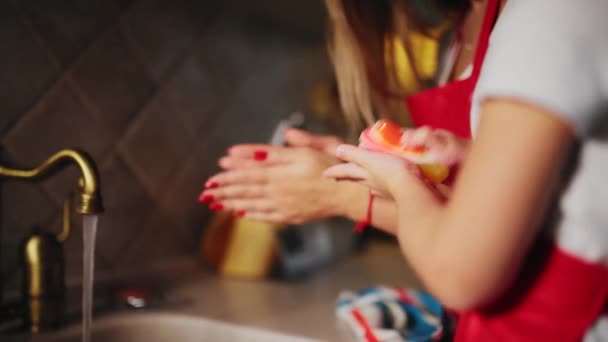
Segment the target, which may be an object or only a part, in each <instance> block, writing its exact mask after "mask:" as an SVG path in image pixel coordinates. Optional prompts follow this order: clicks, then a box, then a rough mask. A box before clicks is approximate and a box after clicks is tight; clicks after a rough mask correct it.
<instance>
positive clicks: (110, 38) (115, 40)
mask: <svg viewBox="0 0 608 342" xmlns="http://www.w3.org/2000/svg"><path fill="white" fill-rule="evenodd" d="M74 79H75V80H76V82H77V83H78V84H79V85H80V87H82V90H83V92H84V93H85V94H86V95H87V96H88V97H89V98H90V100H91V102H92V103H93V104H94V105H95V106H97V107H98V108H99V109H100V110H101V112H102V115H103V120H104V122H106V123H108V124H109V125H110V127H112V129H113V131H114V132H122V131H124V129H125V127H126V124H127V123H128V122H129V121H130V120H131V118H133V116H134V115H135V114H136V113H137V112H138V111H139V110H140V109H141V108H142V107H143V105H144V104H145V103H146V101H147V100H148V99H149V98H150V96H151V95H152V92H153V90H154V85H153V83H152V80H151V79H150V76H149V75H148V74H147V72H146V70H145V68H144V66H143V65H142V63H141V62H140V61H139V60H138V58H137V57H136V55H135V53H134V52H133V49H132V48H131V47H130V46H129V45H128V42H127V41H126V39H125V37H124V35H123V34H122V32H121V31H120V30H119V29H114V30H112V31H111V32H109V33H108V34H105V35H103V37H101V38H100V40H99V41H97V42H96V43H95V46H93V47H92V48H91V49H90V50H89V51H87V53H86V54H85V55H84V56H83V57H82V59H81V61H80V63H79V65H77V66H76V68H75V70H74Z"/></svg>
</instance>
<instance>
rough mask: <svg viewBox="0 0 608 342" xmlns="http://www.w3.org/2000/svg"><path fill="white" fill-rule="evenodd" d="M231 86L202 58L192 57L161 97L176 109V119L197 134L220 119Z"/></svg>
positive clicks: (174, 76) (164, 89) (169, 83)
mask: <svg viewBox="0 0 608 342" xmlns="http://www.w3.org/2000/svg"><path fill="white" fill-rule="evenodd" d="M229 92H230V85H229V84H228V83H227V82H225V80H224V77H223V75H221V74H220V73H218V72H217V71H216V70H213V69H212V68H211V67H210V65H209V63H208V61H207V60H205V59H204V58H202V57H201V56H199V55H192V56H190V57H189V58H188V59H187V60H186V61H185V62H184V63H183V64H182V65H180V67H179V69H178V70H177V72H176V73H175V74H174V75H172V77H171V79H170V80H169V82H168V83H167V84H166V85H165V86H164V87H163V90H162V92H161V94H160V96H161V97H163V99H165V100H166V101H167V102H168V103H170V104H171V105H172V106H173V108H175V118H176V119H177V120H180V121H181V122H182V123H183V124H184V127H185V128H186V129H187V130H188V132H189V133H190V134H192V135H195V134H196V133H198V132H199V131H200V127H201V126H203V125H209V124H210V122H213V121H215V119H216V118H217V112H216V111H217V110H218V109H220V108H221V107H222V105H223V104H224V102H225V101H226V100H227V99H228V98H229Z"/></svg>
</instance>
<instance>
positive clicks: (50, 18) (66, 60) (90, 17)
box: [19, 0, 118, 66]
mask: <svg viewBox="0 0 608 342" xmlns="http://www.w3.org/2000/svg"><path fill="white" fill-rule="evenodd" d="M19 6H20V7H22V8H23V10H24V11H25V12H26V13H27V14H28V16H29V18H30V20H31V22H32V24H33V25H34V27H35V28H36V30H37V31H38V33H39V34H40V35H41V36H42V37H43V38H44V40H45V42H46V44H47V45H48V46H49V47H50V48H51V49H52V51H53V53H54V54H55V55H56V56H57V58H58V59H59V61H60V62H61V64H62V65H63V66H68V65H70V64H71V63H72V62H73V61H74V59H75V58H76V57H77V56H78V55H79V54H80V53H82V51H83V50H84V49H85V48H86V47H87V46H88V45H89V44H90V43H91V41H92V40H93V39H94V38H95V37H97V36H98V35H99V33H100V32H102V31H104V30H106V29H107V28H108V27H109V26H110V25H111V24H112V23H113V21H114V20H115V19H116V18H117V16H118V9H117V8H116V7H115V6H114V5H113V4H112V3H111V2H109V1H104V0H93V1H68V0H59V1H44V0H25V1H19Z"/></svg>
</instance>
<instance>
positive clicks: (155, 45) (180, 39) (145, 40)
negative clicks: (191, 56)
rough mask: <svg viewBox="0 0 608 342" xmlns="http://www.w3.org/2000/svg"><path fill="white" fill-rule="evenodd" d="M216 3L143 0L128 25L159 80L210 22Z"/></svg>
mask: <svg viewBox="0 0 608 342" xmlns="http://www.w3.org/2000/svg"><path fill="white" fill-rule="evenodd" d="M214 7H217V6H215V5H214V4H213V3H212V2H203V1H195V0H177V1H163V0H150V1H140V2H139V3H137V4H136V5H135V6H134V7H133V8H132V9H131V10H130V11H129V14H128V16H127V17H126V20H125V22H126V25H127V27H128V29H129V30H130V32H132V34H133V38H134V39H135V41H136V42H137V43H138V45H140V46H141V48H142V50H143V52H144V55H145V59H146V62H147V63H148V64H149V66H150V71H151V72H152V75H153V76H154V77H155V78H156V79H157V80H160V79H162V78H163V76H164V75H165V73H166V72H167V71H168V69H169V68H170V67H171V66H172V65H174V64H175V63H176V62H177V61H178V59H179V58H180V57H181V56H182V55H183V54H184V53H185V52H186V51H187V50H188V48H189V46H190V45H192V44H193V43H194V41H195V39H196V38H197V37H198V36H199V34H200V33H201V31H202V28H203V27H204V26H206V25H208V22H209V17H210V16H211V15H212V14H213V12H214V11H215V10H214Z"/></svg>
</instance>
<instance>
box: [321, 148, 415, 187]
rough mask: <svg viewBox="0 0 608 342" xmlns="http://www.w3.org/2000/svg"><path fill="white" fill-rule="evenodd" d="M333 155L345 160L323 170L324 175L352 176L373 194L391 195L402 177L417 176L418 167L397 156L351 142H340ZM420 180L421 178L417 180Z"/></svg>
mask: <svg viewBox="0 0 608 342" xmlns="http://www.w3.org/2000/svg"><path fill="white" fill-rule="evenodd" d="M336 156H337V157H338V158H340V159H342V160H344V161H346V162H348V163H343V164H338V165H335V166H332V167H330V168H328V169H327V170H325V172H324V176H325V177H329V178H334V179H337V180H351V181H356V182H360V183H362V184H364V185H366V186H368V187H369V188H370V189H371V190H372V192H374V194H376V195H379V196H382V197H386V198H393V195H392V194H393V192H394V191H396V190H397V189H398V187H399V186H400V179H402V178H403V176H404V175H405V177H408V176H409V177H412V178H420V177H421V174H420V169H419V168H418V167H417V166H416V165H415V164H413V163H410V162H409V161H407V160H405V159H403V158H400V157H398V156H395V155H392V154H389V153H382V152H371V151H368V150H365V149H362V148H359V147H355V146H351V145H340V146H338V148H337V149H336ZM416 181H417V182H419V181H420V180H419V179H418V180H416Z"/></svg>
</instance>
